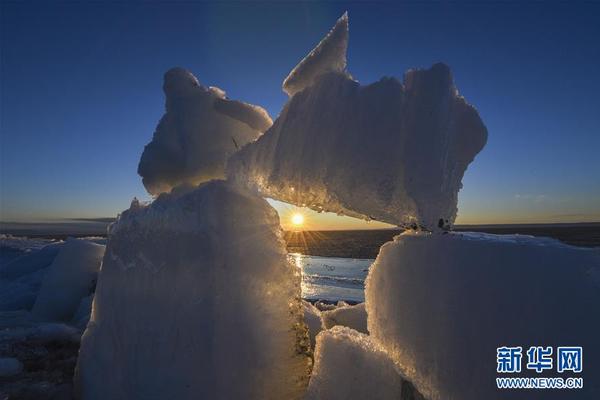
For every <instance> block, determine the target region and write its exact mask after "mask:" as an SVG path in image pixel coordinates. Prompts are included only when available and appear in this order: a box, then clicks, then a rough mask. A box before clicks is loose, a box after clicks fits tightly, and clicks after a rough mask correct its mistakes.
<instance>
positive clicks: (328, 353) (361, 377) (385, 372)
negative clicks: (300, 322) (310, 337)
mask: <svg viewBox="0 0 600 400" xmlns="http://www.w3.org/2000/svg"><path fill="white" fill-rule="evenodd" d="M420 398H421V397H418V395H416V394H415V393H414V389H413V388H412V386H411V385H410V384H408V383H407V382H405V381H404V380H403V379H402V377H401V376H400V375H399V374H398V372H397V370H396V367H395V366H394V363H393V362H392V360H391V359H390V358H389V357H388V356H387V354H386V352H385V351H384V350H382V349H381V348H380V346H379V345H378V344H377V343H376V342H374V341H372V340H371V339H370V338H369V336H367V335H364V334H362V333H359V332H357V331H355V330H352V329H349V328H345V327H341V326H336V327H335V328H333V329H330V330H327V331H323V332H321V333H320V334H319V335H318V336H317V349H316V353H315V367H314V369H313V373H312V376H311V379H310V384H309V386H308V390H307V392H306V396H305V399H306V400H338V399H339V400H348V399H355V400H359V399H360V400H362V399H364V400H367V399H369V400H390V399H420Z"/></svg>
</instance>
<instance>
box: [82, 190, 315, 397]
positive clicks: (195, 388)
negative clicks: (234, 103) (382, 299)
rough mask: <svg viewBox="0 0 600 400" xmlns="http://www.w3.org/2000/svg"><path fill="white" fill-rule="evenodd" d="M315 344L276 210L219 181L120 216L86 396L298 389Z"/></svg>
mask: <svg viewBox="0 0 600 400" xmlns="http://www.w3.org/2000/svg"><path fill="white" fill-rule="evenodd" d="M308 348H309V338H308V332H307V330H306V327H305V325H304V323H303V309H302V304H301V302H300V272H299V270H298V269H297V268H296V267H295V266H293V265H292V264H291V263H289V262H288V261H287V255H286V253H285V246H284V243H283V240H282V235H281V228H280V226H279V218H278V216H277V213H276V211H275V210H274V209H273V208H272V207H271V206H269V205H268V203H267V202H266V201H265V200H264V199H262V198H260V197H258V196H255V195H253V194H250V193H247V192H244V191H241V190H239V189H237V188H234V187H233V186H232V185H230V184H228V183H226V182H223V181H212V182H209V183H205V184H203V185H201V186H200V187H199V188H196V189H194V190H191V191H188V192H185V191H181V190H178V191H176V192H173V193H171V194H162V195H161V196H159V197H158V198H157V199H156V200H155V201H154V202H153V203H152V204H151V205H149V206H141V205H139V204H138V203H137V202H133V203H132V207H131V208H130V209H129V210H127V211H125V212H123V213H122V214H121V216H120V217H119V219H118V220H117V222H116V223H115V224H114V225H112V226H111V230H110V232H109V241H108V246H107V250H106V254H105V257H104V261H103V266H102V270H101V272H100V275H99V279H98V286H97V290H96V294H95V298H94V303H93V311H92V317H91V320H90V322H89V324H88V326H87V329H86V332H85V333H84V336H83V338H82V346H81V351H80V356H79V361H78V367H77V370H76V376H75V383H76V388H77V391H78V393H79V394H80V396H81V397H82V398H83V399H85V400H92V399H131V398H144V399H180V400H185V399H198V398H206V399H295V398H298V397H300V396H301V394H302V393H303V391H304V389H305V386H306V384H307V376H308V372H309V368H310V358H309V357H308V355H307V354H308ZM106 382H111V384H110V385H107V384H106Z"/></svg>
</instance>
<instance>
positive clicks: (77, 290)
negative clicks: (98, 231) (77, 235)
mask: <svg viewBox="0 0 600 400" xmlns="http://www.w3.org/2000/svg"><path fill="white" fill-rule="evenodd" d="M104 250H105V246H102V245H99V244H95V243H92V242H88V241H86V240H81V239H73V238H69V239H68V240H67V241H66V243H65V245H64V246H63V247H62V248H61V250H60V252H59V253H58V255H57V256H56V258H55V259H54V261H53V262H52V264H51V265H50V266H49V267H48V270H47V271H46V273H45V275H44V278H43V280H42V285H41V288H40V292H39V294H38V296H37V299H36V301H35V304H34V305H33V309H32V313H33V314H34V315H36V316H37V317H39V318H41V319H45V320H49V321H67V322H68V321H70V320H71V318H72V317H73V314H74V313H75V311H77V308H78V307H79V303H80V302H81V299H83V298H84V297H87V296H89V295H90V293H92V292H93V290H94V288H95V284H96V277H97V274H98V270H99V269H100V264H101V263H102V257H103V256H104Z"/></svg>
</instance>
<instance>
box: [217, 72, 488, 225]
mask: <svg viewBox="0 0 600 400" xmlns="http://www.w3.org/2000/svg"><path fill="white" fill-rule="evenodd" d="M486 140H487V130H486V128H485V126H484V125H483V122H482V121H481V119H480V118H479V115H478V113H477V111H476V110H475V108H473V107H472V106H471V105H469V104H468V103H467V102H466V101H465V99H464V98H463V97H461V96H459V94H458V91H457V89H456V87H455V86H454V82H453V78H452V75H451V73H450V69H449V68H448V67H447V66H446V65H444V64H435V65H433V66H432V67H431V68H430V69H428V70H410V71H408V72H407V73H406V74H405V75H404V81H403V82H400V81H398V80H397V79H395V78H383V79H381V80H380V81H378V82H376V83H373V84H371V85H368V86H361V85H360V84H359V83H358V82H356V81H354V80H352V79H351V78H350V77H349V76H348V75H347V74H346V73H342V72H327V73H324V74H321V75H319V76H317V77H315V78H314V81H311V85H310V86H307V87H306V88H304V90H302V91H301V92H298V93H296V94H295V95H294V96H293V97H291V98H290V99H289V101H288V102H287V104H286V105H285V106H284V109H283V111H282V112H281V114H280V115H279V117H278V118H277V120H276V121H275V123H274V124H273V126H272V127H271V128H270V129H269V130H268V131H267V132H266V133H265V134H264V135H262V136H261V137H260V138H259V139H258V140H257V141H255V142H253V143H250V144H248V145H247V146H245V147H244V148H242V150H241V151H239V152H238V153H236V154H235V155H233V156H232V158H231V159H230V160H229V162H228V166H227V175H228V177H229V178H230V179H232V180H234V181H236V182H237V183H238V184H241V185H243V186H246V187H250V188H253V189H256V190H258V191H260V192H261V193H262V195H264V196H267V197H271V198H274V199H276V200H281V201H284V202H288V203H292V204H295V205H298V206H307V207H310V208H312V209H314V210H317V211H330V212H336V213H339V214H345V215H349V216H353V217H358V218H363V219H367V220H368V219H375V220H379V221H383V222H387V223H390V224H394V225H399V226H409V227H411V226H421V227H424V228H426V229H428V230H436V229H438V228H445V227H448V226H450V225H452V223H453V222H454V219H455V217H456V211H457V209H456V205H457V200H458V191H459V190H460V188H461V185H462V184H461V181H462V177H463V174H464V172H465V170H466V168H467V166H468V165H469V163H470V162H471V161H472V160H473V159H474V157H475V155H476V154H477V153H478V152H479V151H480V150H481V149H482V148H483V146H484V145H485V143H486Z"/></svg>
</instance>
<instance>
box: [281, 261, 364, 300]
mask: <svg viewBox="0 0 600 400" xmlns="http://www.w3.org/2000/svg"><path fill="white" fill-rule="evenodd" d="M290 257H291V258H292V261H293V262H294V263H295V264H296V266H297V267H298V268H301V269H302V297H303V298H305V299H307V300H325V301H327V302H336V301H339V300H344V301H347V302H350V303H362V302H363V301H365V279H366V278H367V274H368V272H369V267H370V266H371V264H372V263H373V261H374V260H371V259H356V258H336V257H317V256H306V255H302V254H299V253H292V254H290Z"/></svg>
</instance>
